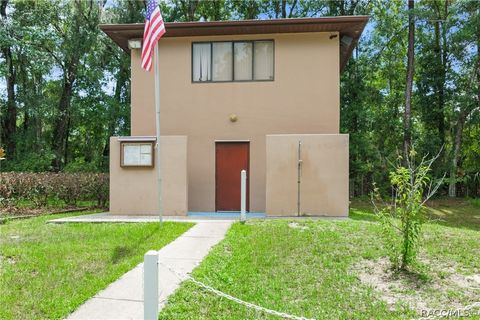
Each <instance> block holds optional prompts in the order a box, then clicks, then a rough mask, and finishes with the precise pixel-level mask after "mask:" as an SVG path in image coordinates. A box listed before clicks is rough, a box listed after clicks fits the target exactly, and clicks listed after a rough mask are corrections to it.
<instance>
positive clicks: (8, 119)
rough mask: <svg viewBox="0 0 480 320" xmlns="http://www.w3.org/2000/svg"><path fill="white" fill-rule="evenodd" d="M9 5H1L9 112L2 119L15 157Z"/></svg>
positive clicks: (4, 1)
mask: <svg viewBox="0 0 480 320" xmlns="http://www.w3.org/2000/svg"><path fill="white" fill-rule="evenodd" d="M7 5H8V0H2V2H1V3H0V17H1V22H2V26H3V27H2V30H3V31H2V32H0V35H1V36H2V37H1V38H2V39H5V40H3V41H1V42H0V50H1V53H2V55H3V57H4V59H5V65H6V72H5V80H6V84H7V105H6V107H7V108H6V109H7V110H6V112H5V116H4V117H3V119H1V120H2V129H3V130H2V137H1V138H2V140H3V141H4V143H5V145H6V147H7V153H8V154H10V155H13V154H15V147H16V143H15V142H16V141H15V133H16V131H17V103H16V95H15V86H16V82H17V68H16V66H15V65H14V61H13V54H12V48H11V41H12V37H11V35H10V34H9V33H10V32H11V28H12V24H11V23H9V21H8V17H7ZM2 114H3V112H2Z"/></svg>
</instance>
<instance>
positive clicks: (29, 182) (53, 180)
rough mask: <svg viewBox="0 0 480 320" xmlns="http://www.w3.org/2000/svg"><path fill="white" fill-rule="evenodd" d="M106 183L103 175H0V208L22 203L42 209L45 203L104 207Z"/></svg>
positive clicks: (10, 173)
mask: <svg viewBox="0 0 480 320" xmlns="http://www.w3.org/2000/svg"><path fill="white" fill-rule="evenodd" d="M108 193H109V179H108V174H105V173H17V172H8V173H0V205H1V206H2V207H6V208H7V209H13V208H18V207H19V206H20V204H21V203H22V201H23V202H29V203H30V202H31V203H32V204H33V206H34V207H37V208H39V207H45V206H47V205H48V202H49V200H62V201H64V202H65V203H66V204H69V205H75V204H77V203H78V201H80V200H86V201H96V202H97V204H98V205H99V206H101V207H105V206H106V203H107V201H108Z"/></svg>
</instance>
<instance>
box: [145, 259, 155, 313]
mask: <svg viewBox="0 0 480 320" xmlns="http://www.w3.org/2000/svg"><path fill="white" fill-rule="evenodd" d="M143 319H145V320H157V319H158V252H157V251H154V250H150V251H148V252H147V253H145V255H144V260H143Z"/></svg>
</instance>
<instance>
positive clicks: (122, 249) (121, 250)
mask: <svg viewBox="0 0 480 320" xmlns="http://www.w3.org/2000/svg"><path fill="white" fill-rule="evenodd" d="M134 254H135V252H134V251H133V249H132V248H130V247H126V246H116V247H115V248H114V249H113V253H112V263H113V264H117V263H119V262H120V261H122V260H123V259H125V258H129V257H131V256H132V255H134Z"/></svg>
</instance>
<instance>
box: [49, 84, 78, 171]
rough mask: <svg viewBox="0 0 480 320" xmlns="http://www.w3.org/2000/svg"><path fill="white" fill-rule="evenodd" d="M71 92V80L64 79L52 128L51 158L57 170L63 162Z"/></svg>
mask: <svg viewBox="0 0 480 320" xmlns="http://www.w3.org/2000/svg"><path fill="white" fill-rule="evenodd" d="M72 92H73V81H72V80H69V79H64V82H63V88H62V95H61V97H60V102H59V104H58V112H59V115H58V117H57V119H56V120H55V125H54V129H53V141H52V149H53V152H54V155H55V158H54V159H53V163H52V165H53V169H54V170H55V171H59V170H60V169H61V168H62V166H63V163H64V159H63V158H64V156H65V143H66V134H67V125H68V118H69V116H70V115H69V111H70V100H71V98H72Z"/></svg>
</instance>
